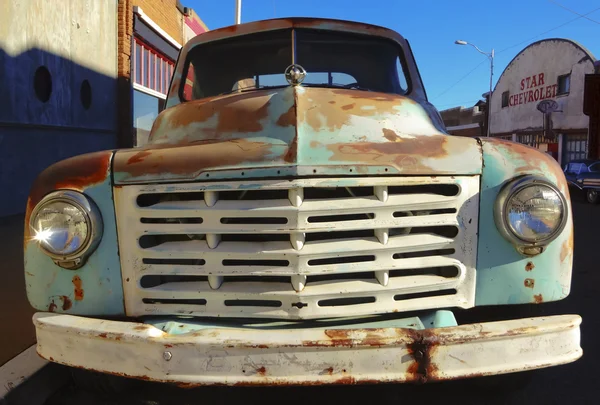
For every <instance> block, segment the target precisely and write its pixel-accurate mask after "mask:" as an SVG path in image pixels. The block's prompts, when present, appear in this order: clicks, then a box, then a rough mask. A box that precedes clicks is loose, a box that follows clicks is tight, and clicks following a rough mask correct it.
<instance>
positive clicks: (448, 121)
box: [440, 100, 487, 137]
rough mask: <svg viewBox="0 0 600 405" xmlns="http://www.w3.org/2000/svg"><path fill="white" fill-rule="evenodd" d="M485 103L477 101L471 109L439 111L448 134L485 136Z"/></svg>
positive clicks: (460, 108)
mask: <svg viewBox="0 0 600 405" xmlns="http://www.w3.org/2000/svg"><path fill="white" fill-rule="evenodd" d="M486 108H487V107H486V103H485V101H483V100H480V101H478V102H477V103H476V104H475V105H474V106H473V107H454V108H449V109H447V110H442V111H440V115H441V116H442V120H443V121H444V124H445V125H446V130H447V131H448V133H449V134H452V135H459V136H468V137H480V136H485V128H486V125H485V123H486V121H485V117H486V114H485V110H486Z"/></svg>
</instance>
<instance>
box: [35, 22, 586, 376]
mask: <svg viewBox="0 0 600 405" xmlns="http://www.w3.org/2000/svg"><path fill="white" fill-rule="evenodd" d="M572 260H573V225H572V215H571V202H570V200H569V191H568V185H567V181H566V179H565V175H564V173H563V171H562V169H561V167H560V166H559V165H558V164H557V163H556V162H555V161H554V159H552V157H550V156H547V155H545V154H544V153H541V152H539V151H537V150H535V149H532V148H529V147H527V146H524V145H521V144H517V143H512V142H507V141H502V140H497V139H490V138H482V139H473V138H467V137H455V136H450V135H448V134H447V132H446V131H445V128H444V125H443V123H442V120H441V119H440V115H439V113H438V111H437V110H436V109H435V108H434V107H433V105H432V104H431V103H430V102H429V101H428V100H427V96H426V93H425V90H424V88H423V82H422V80H421V77H420V75H419V71H418V69H417V65H416V62H415V59H414V56H413V53H412V51H411V48H410V45H409V43H408V41H406V40H405V39H404V38H403V37H402V36H401V35H399V34H397V33H395V32H393V31H391V30H388V29H385V28H382V27H377V26H373V25H366V24H361V23H353V22H345V21H336V20H323V19H307V18H289V19H276V20H268V21H258V22H251V23H247V24H242V25H238V26H232V27H226V28H222V29H218V30H214V31H209V32H207V33H204V34H202V35H199V36H198V37H196V38H195V39H193V40H191V41H190V42H188V43H187V44H186V45H185V46H184V47H183V48H182V50H181V53H180V56H179V59H178V62H177V66H176V72H175V75H174V77H173V79H172V82H171V86H170V91H169V95H168V99H167V103H166V109H165V110H164V111H162V112H161V114H160V115H159V116H158V118H157V119H156V121H155V122H154V125H153V127H152V131H151V134H150V141H149V145H148V146H145V147H143V148H140V149H124V150H117V151H103V152H96V153H91V154H87V155H82V156H77V157H74V158H71V159H67V160H64V161H62V162H59V163H57V164H55V165H53V166H51V167H49V168H48V169H47V170H45V171H44V172H43V173H42V174H41V175H40V176H39V177H38V179H37V180H36V181H35V183H34V185H33V187H32V190H31V193H30V197H29V201H28V205H27V215H26V227H25V277H26V281H27V293H28V297H29V301H30V302H31V304H32V306H33V307H34V308H35V309H36V310H37V311H38V313H36V314H35V316H34V324H35V327H36V333H37V350H38V353H39V354H40V355H41V356H42V357H44V358H45V359H48V360H50V361H53V362H57V363H61V364H65V365H68V366H72V367H74V368H80V369H81V368H83V369H88V370H95V371H99V372H101V373H104V375H108V374H112V375H120V376H126V377H133V378H138V379H144V380H152V381H160V382H167V383H175V384H179V385H182V386H194V385H203V384H224V385H264V384H267V385H286V384H349V383H373V382H410V381H412V382H428V381H436V380H450V379H457V378H466V377H474V376H485V375H493V374H503V373H513V372H517V371H523V370H530V369H537V368H542V367H549V366H556V365H559V364H565V363H569V362H573V361H575V360H576V359H578V358H579V357H580V356H581V355H582V350H581V347H580V329H579V325H580V322H581V318H580V317H579V316H578V315H560V316H549V317H537V318H536V317H534V318H531V317H528V316H522V318H521V319H511V320H506V319H508V318H509V316H508V315H506V316H505V317H504V318H501V319H498V318H496V319H495V322H487V321H486V322H476V323H467V324H462V325H461V324H459V320H460V316H457V315H456V314H460V313H464V312H468V311H469V310H470V309H472V308H474V307H476V306H480V307H485V306H505V307H506V309H507V311H508V309H509V308H514V307H515V306H517V308H522V307H523V306H524V305H526V304H542V303H545V302H549V301H557V300H561V299H563V298H565V297H566V296H568V294H569V292H570V285H571V271H572ZM471 313H473V312H471ZM457 318H458V320H457Z"/></svg>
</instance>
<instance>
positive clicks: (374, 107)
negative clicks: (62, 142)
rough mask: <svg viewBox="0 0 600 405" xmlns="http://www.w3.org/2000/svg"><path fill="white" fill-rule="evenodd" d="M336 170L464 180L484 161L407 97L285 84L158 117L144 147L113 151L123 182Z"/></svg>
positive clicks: (470, 141) (473, 145)
mask: <svg viewBox="0 0 600 405" xmlns="http://www.w3.org/2000/svg"><path fill="white" fill-rule="evenodd" d="M341 166H343V167H347V174H349V175H353V174H364V173H372V172H373V170H372V169H373V168H375V167H376V168H378V170H377V172H378V173H381V174H402V175H441V174H461V175H464V174H479V173H481V167H482V164H481V150H480V147H479V145H478V143H477V141H476V140H475V139H470V138H462V137H452V136H448V135H447V134H445V133H444V132H443V129H442V128H438V127H436V124H435V123H434V121H432V119H431V117H430V116H429V114H428V113H427V111H426V110H425V109H424V108H423V107H422V106H421V105H420V104H419V103H417V102H416V101H414V100H412V99H410V98H408V97H402V96H398V95H390V94H383V93H375V92H364V91H356V90H342V89H325V88H306V87H287V88H282V89H270V90H260V91H252V92H248V93H242V94H239V93H238V94H232V95H226V96H219V97H215V98H209V99H203V100H198V101H193V102H189V103H183V104H180V105H178V106H175V107H172V108H169V109H167V110H165V111H163V112H162V113H161V114H160V115H159V116H158V118H157V119H156V121H155V123H154V125H153V128H152V132H151V140H150V144H149V145H148V146H146V147H144V148H138V149H129V150H122V151H119V152H117V154H116V155H115V159H114V175H115V181H116V183H117V184H126V183H136V182H161V181H165V182H166V181H173V180H177V181H181V180H194V179H197V178H199V177H201V176H203V175H204V174H205V173H208V172H211V171H217V170H231V169H247V170H249V169H257V168H261V169H269V168H271V169H276V168H282V167H293V168H295V169H296V170H295V171H294V172H293V174H297V175H303V174H315V173H316V174H320V175H327V174H333V173H332V170H333V169H334V168H335V170H337V171H336V172H335V173H336V174H339V168H340V167H341ZM308 169H310V170H308ZM286 173H289V171H287V172H286ZM248 174H250V173H246V175H248ZM272 174H273V175H276V173H275V171H274V172H273V173H272ZM239 175H240V174H239V173H238V174H237V175H236V176H235V177H237V176H239ZM262 175H265V173H264V171H263V173H262Z"/></svg>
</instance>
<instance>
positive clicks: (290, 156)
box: [283, 133, 298, 163]
mask: <svg viewBox="0 0 600 405" xmlns="http://www.w3.org/2000/svg"><path fill="white" fill-rule="evenodd" d="M283 160H284V161H285V162H287V163H294V162H296V161H297V160H298V134H297V133H296V136H295V137H294V139H293V140H292V143H291V144H290V147H289V148H288V151H287V153H286V154H285V156H284V157H283Z"/></svg>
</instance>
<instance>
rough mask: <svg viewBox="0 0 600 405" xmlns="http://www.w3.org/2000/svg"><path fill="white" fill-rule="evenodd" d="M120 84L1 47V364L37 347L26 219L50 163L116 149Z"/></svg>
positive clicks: (63, 62) (47, 56)
mask: <svg viewBox="0 0 600 405" xmlns="http://www.w3.org/2000/svg"><path fill="white" fill-rule="evenodd" d="M116 129H117V79H116V78H115V77H110V76H107V75H104V74H101V73H98V72H96V71H93V70H90V69H89V68H86V67H83V66H81V65H78V64H77V63H74V62H72V61H70V60H69V59H65V58H64V57H61V56H58V55H54V54H51V53H48V52H46V51H44V50H41V49H35V48H33V49H30V50H28V51H26V52H23V53H21V54H19V55H16V56H12V55H9V54H7V53H6V52H5V51H4V50H3V49H1V48H0V190H1V193H2V194H1V195H2V197H0V258H2V266H1V271H0V296H1V297H3V299H2V302H4V303H6V304H8V305H4V306H3V309H2V311H0V325H4V327H5V331H4V332H3V333H2V345H0V365H1V364H3V363H5V362H6V361H7V360H9V359H10V358H12V357H13V356H15V355H16V354H18V353H19V352H21V351H22V350H24V349H25V348H27V347H29V346H30V345H31V344H32V343H34V331H33V327H32V324H31V315H32V313H33V310H32V309H31V307H30V306H29V303H28V302H27V298H26V294H25V280H24V276H23V215H24V211H25V206H26V203H27V196H28V194H29V189H30V187H31V184H32V182H33V180H34V179H35V178H36V177H37V175H38V174H39V173H40V172H41V171H42V170H44V169H45V168H46V167H48V166H50V165H51V164H53V163H55V162H57V161H59V160H62V159H65V158H68V157H71V156H75V155H79V154H82V153H87V152H92V151H97V150H104V149H112V148H114V147H115V146H116V144H117V141H116V139H117V136H116V133H117V130H116Z"/></svg>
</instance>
